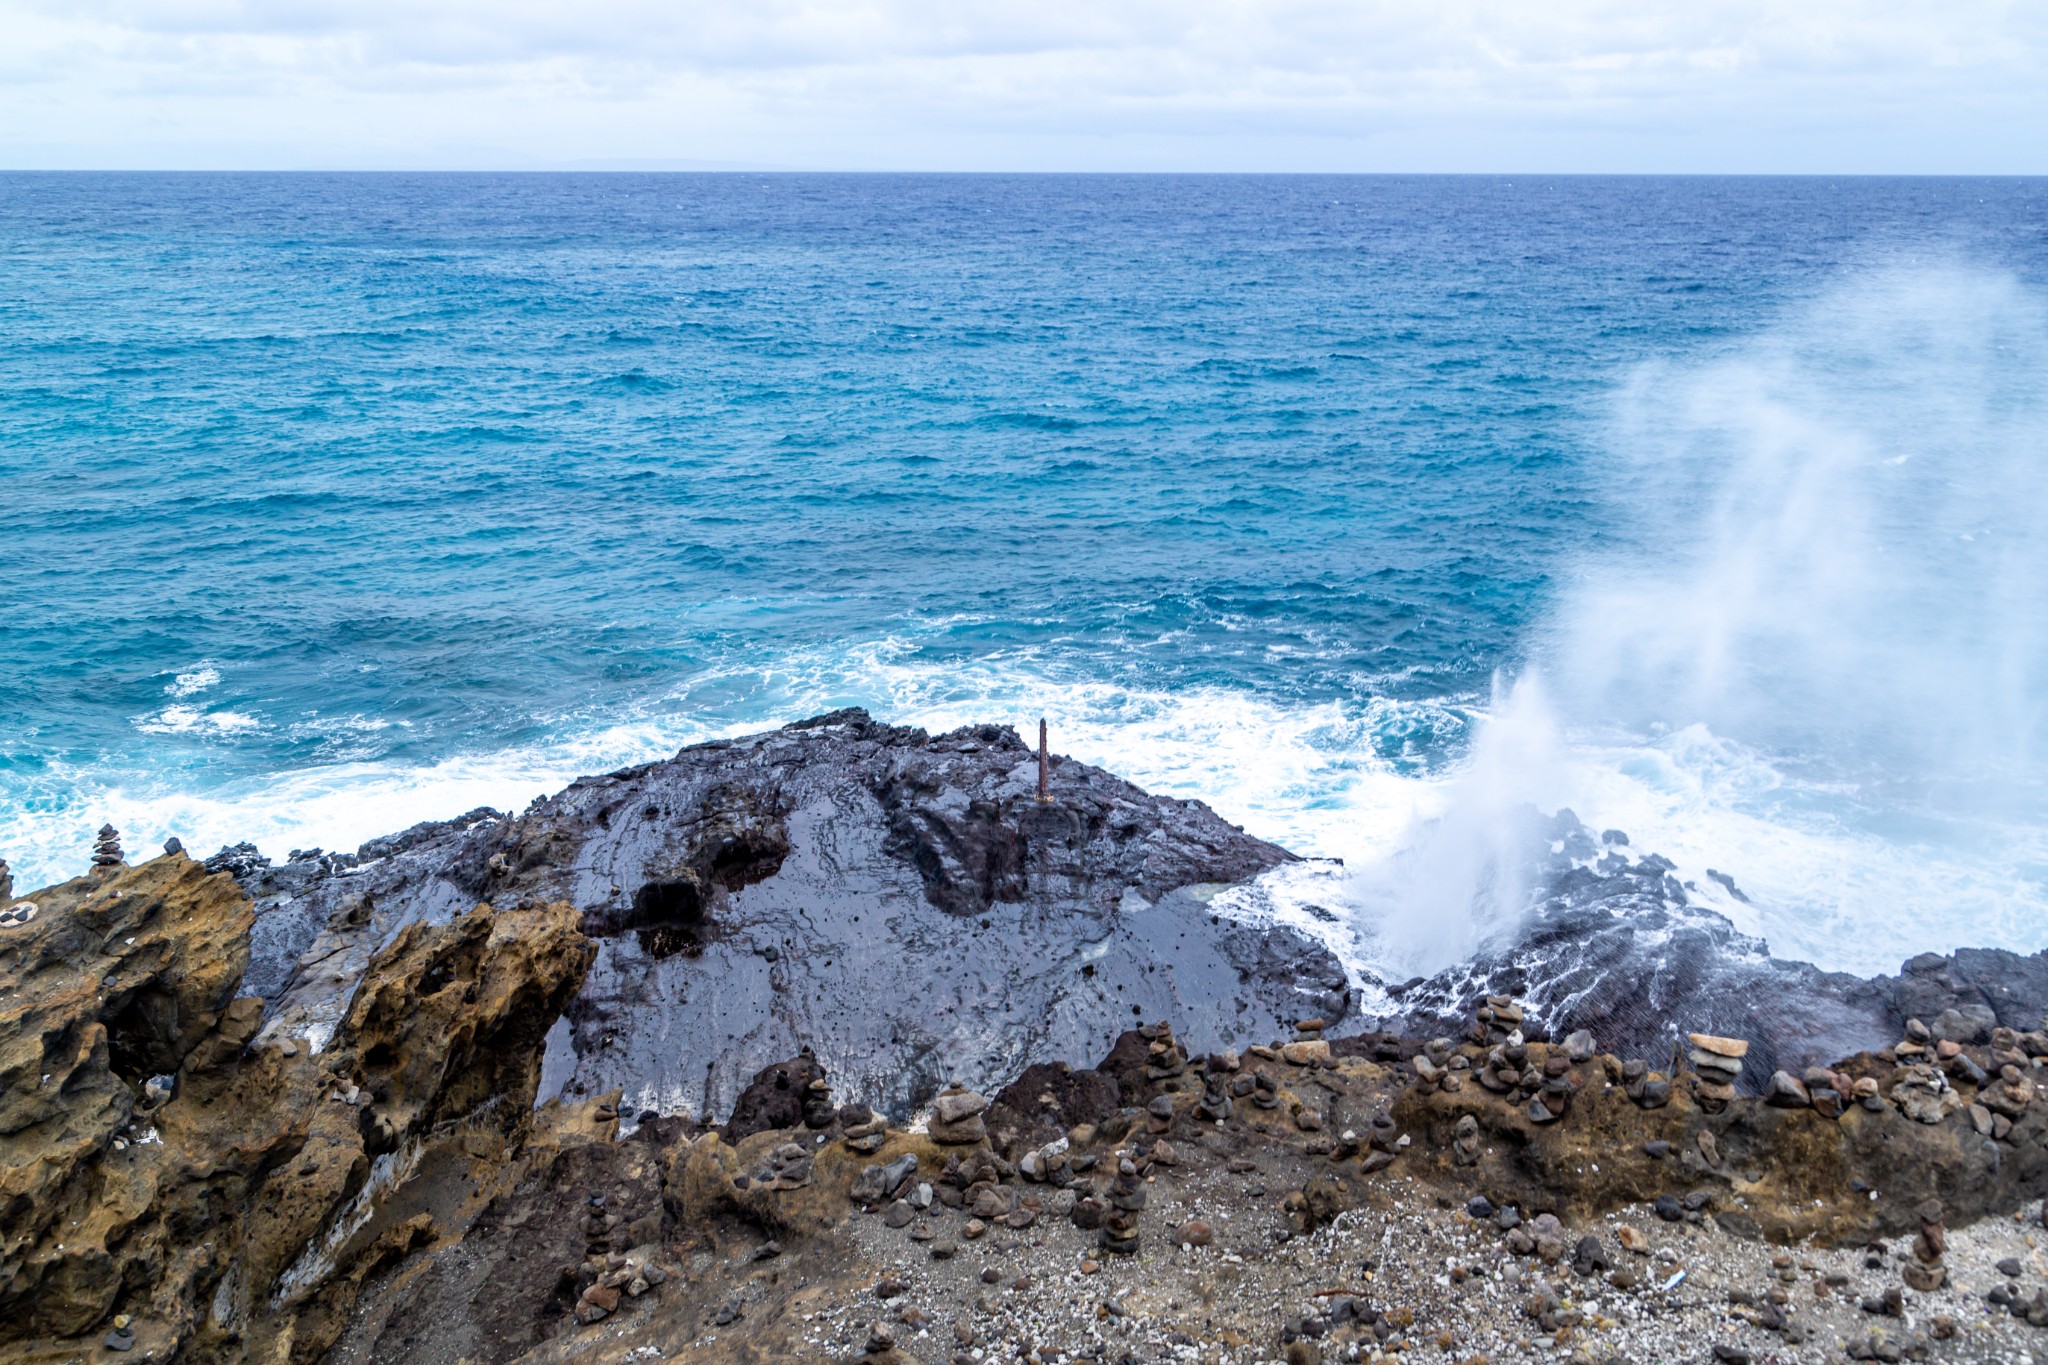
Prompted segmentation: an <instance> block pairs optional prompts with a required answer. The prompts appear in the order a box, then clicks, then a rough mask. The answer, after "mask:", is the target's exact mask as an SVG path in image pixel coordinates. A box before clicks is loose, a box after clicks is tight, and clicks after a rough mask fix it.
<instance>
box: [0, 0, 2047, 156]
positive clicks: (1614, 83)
mask: <svg viewBox="0 0 2048 1365" xmlns="http://www.w3.org/2000/svg"><path fill="white" fill-rule="evenodd" d="M2044 57H2048V3H2040V0H2025V2H2024V3H1970V2H1969V0H1952V2H1951V3H1899V2H1898V0H1798V2H1797V3H1791V2H1790V0H1679V2H1674V0H1633V2H1632V3H1611V2H1610V0H1410V2H1406V3H1383V2H1381V0H1348V2H1345V0H986V2H985V3H974V0H865V2H864V3H845V2H841V0H747V2H745V3H727V4H717V5H712V4H704V3H700V2H699V0H577V2H576V3H566V2H565V0H554V2H553V3H549V2H546V0H0V166H6V167H12V168H139V169H214V168H240V169H376V168H388V169H427V168H432V169H534V170H547V169H605V168H616V169H720V168H732V169H789V170H975V171H1036V170H1071V171H1111V170H1128V171H1149V170H1158V171H1404V172H1405V171H1493V172H1514V173H1531V172H1540V171H1552V172H1695V173H1713V172H1758V173H1779V172H1784V173H1839V174H1853V173H1880V174H1883V173H1953V174H1978V173H1990V174H2038V173H2042V172H2048V61H2044Z"/></svg>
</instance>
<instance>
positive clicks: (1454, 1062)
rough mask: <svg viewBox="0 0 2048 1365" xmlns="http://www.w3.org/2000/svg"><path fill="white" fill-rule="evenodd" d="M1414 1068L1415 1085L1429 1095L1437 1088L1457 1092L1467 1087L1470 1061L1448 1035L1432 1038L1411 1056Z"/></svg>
mask: <svg viewBox="0 0 2048 1365" xmlns="http://www.w3.org/2000/svg"><path fill="white" fill-rule="evenodd" d="M1408 1065H1409V1067H1410V1068H1411V1069H1412V1070H1413V1071H1414V1072H1415V1082H1416V1089H1418V1090H1419V1091H1421V1092H1422V1093H1423V1094H1425V1095H1427V1094H1430V1093H1432V1092H1434V1091H1437V1090H1442V1091H1444V1092H1446V1093H1448V1094H1456V1093H1457V1092H1458V1091H1460V1090H1463V1089H1464V1088H1465V1073H1466V1071H1468V1070H1469V1069H1470V1068H1471V1065H1472V1064H1471V1062H1469V1061H1467V1060H1466V1058H1465V1055H1464V1054H1463V1053H1462V1052H1459V1051H1458V1050H1457V1045H1456V1044H1455V1043H1453V1042H1452V1041H1451V1040H1450V1039H1448V1038H1432V1039H1430V1040H1429V1041H1428V1042H1427V1043H1425V1044H1423V1048H1422V1051H1420V1052H1418V1053H1416V1054H1415V1056H1414V1057H1413V1058H1411V1059H1410V1060H1409V1063H1408Z"/></svg>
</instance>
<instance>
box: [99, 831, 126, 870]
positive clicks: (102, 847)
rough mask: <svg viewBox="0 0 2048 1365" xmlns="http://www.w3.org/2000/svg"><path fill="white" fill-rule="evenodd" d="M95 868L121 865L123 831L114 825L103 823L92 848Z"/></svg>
mask: <svg viewBox="0 0 2048 1365" xmlns="http://www.w3.org/2000/svg"><path fill="white" fill-rule="evenodd" d="M92 865H93V868H94V870H98V869H99V868H103V867H119V866H120V865H121V831H120V830H118V829H115V828H114V827H113V826H112V825H101V826H100V833H99V838H98V840H97V841H96V842H95V843H94V844H93V848H92Z"/></svg>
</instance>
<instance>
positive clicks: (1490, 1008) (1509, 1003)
mask: <svg viewBox="0 0 2048 1365" xmlns="http://www.w3.org/2000/svg"><path fill="white" fill-rule="evenodd" d="M1474 1013H1475V1014H1476V1015H1477V1018H1476V1019H1475V1020H1474V1022H1473V1024H1472V1029H1471V1032H1470V1033H1469V1035H1468V1036H1469V1037H1470V1038H1471V1039H1472V1041H1473V1042H1475V1043H1477V1044H1479V1046H1481V1047H1498V1046H1499V1045H1500V1044H1502V1043H1505V1042H1506V1041H1507V1040H1508V1036H1509V1035H1510V1034H1515V1035H1519V1034H1520V1033H1521V1031H1522V1006H1521V1004H1520V1003H1519V1002H1518V1001H1516V999H1515V998H1514V997H1513V996H1511V995H1489V996H1486V997H1485V998H1484V999H1482V1000H1481V1001H1480V1002H1479V1008H1478V1009H1477V1010H1476V1011H1474Z"/></svg>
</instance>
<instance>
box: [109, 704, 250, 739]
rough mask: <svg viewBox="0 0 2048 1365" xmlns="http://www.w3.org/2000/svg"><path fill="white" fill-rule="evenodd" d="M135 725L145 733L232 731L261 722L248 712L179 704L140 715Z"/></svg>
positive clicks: (214, 732) (179, 733)
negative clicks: (148, 714) (216, 709)
mask: <svg viewBox="0 0 2048 1365" xmlns="http://www.w3.org/2000/svg"><path fill="white" fill-rule="evenodd" d="M135 728H136V729H138V730H140V731H142V733H144V734H146V735H190V734H212V735H233V734H241V733H244V732H247V731H251V730H261V729H262V728H263V722H262V721H261V720H259V719H257V718H256V717H255V716H252V715H249V714H248V713H247V712H244V711H231V710H229V709H227V708H225V707H223V708H221V709H220V710H218V711H202V710H201V709H200V708H198V707H196V706H183V705H179V706H166V707H165V708H164V709H163V710H161V711H158V712H157V713H155V714H154V715H150V716H144V717H142V718H141V719H139V720H137V721H136V722H135Z"/></svg>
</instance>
